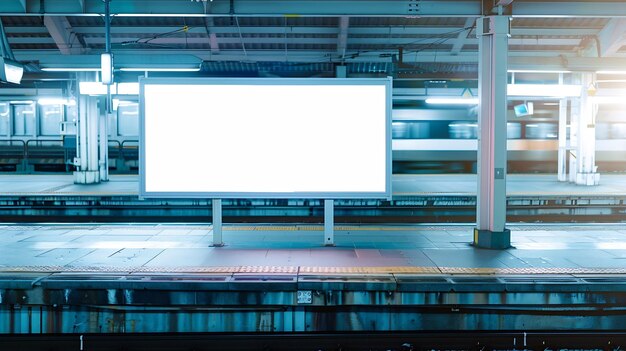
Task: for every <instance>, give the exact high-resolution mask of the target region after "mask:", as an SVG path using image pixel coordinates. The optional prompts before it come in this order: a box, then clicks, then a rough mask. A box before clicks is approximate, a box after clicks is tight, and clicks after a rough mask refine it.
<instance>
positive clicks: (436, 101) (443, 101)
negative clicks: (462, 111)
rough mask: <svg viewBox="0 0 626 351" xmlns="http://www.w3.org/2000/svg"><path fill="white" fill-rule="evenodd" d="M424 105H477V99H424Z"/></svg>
mask: <svg viewBox="0 0 626 351" xmlns="http://www.w3.org/2000/svg"><path fill="white" fill-rule="evenodd" d="M426 103H427V104H431V105H478V98H461V97H459V98H456V97H451V98H441V97H432V98H428V99H426Z"/></svg>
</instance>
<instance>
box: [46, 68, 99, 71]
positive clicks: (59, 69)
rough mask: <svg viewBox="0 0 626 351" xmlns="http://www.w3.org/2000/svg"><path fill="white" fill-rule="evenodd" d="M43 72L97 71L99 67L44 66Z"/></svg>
mask: <svg viewBox="0 0 626 351" xmlns="http://www.w3.org/2000/svg"><path fill="white" fill-rule="evenodd" d="M41 70H42V71H44V72H99V71H100V68H81V67H44V68H42V69H41Z"/></svg>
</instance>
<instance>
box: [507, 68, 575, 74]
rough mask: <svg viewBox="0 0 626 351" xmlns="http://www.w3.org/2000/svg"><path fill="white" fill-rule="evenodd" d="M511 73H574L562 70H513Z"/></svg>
mask: <svg viewBox="0 0 626 351" xmlns="http://www.w3.org/2000/svg"><path fill="white" fill-rule="evenodd" d="M508 72H509V73H572V71H565V70H563V71H561V70H545V71H542V70H536V69H511V70H508Z"/></svg>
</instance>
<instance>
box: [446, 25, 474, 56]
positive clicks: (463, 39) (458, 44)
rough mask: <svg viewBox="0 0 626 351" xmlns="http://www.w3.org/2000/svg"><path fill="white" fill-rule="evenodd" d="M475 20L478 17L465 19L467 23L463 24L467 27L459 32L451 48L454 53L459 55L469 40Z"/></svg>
mask: <svg viewBox="0 0 626 351" xmlns="http://www.w3.org/2000/svg"><path fill="white" fill-rule="evenodd" d="M475 22H476V18H468V19H466V20H465V25H464V26H463V28H465V29H464V30H463V31H461V32H459V35H457V37H456V40H455V41H454V45H452V50H450V53H451V54H452V55H458V54H459V53H460V52H461V50H463V46H464V45H465V44H466V43H467V42H468V39H469V34H470V32H471V31H472V29H471V27H473V25H474V23H475Z"/></svg>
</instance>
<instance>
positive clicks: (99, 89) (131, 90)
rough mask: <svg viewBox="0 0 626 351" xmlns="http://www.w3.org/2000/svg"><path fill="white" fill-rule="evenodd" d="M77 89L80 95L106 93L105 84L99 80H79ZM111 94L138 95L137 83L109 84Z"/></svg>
mask: <svg viewBox="0 0 626 351" xmlns="http://www.w3.org/2000/svg"><path fill="white" fill-rule="evenodd" d="M78 90H79V91H80V94H81V95H106V93H107V86H106V85H104V84H102V83H100V82H80V83H79V84H78ZM111 94H113V95H139V83H115V84H111Z"/></svg>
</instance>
